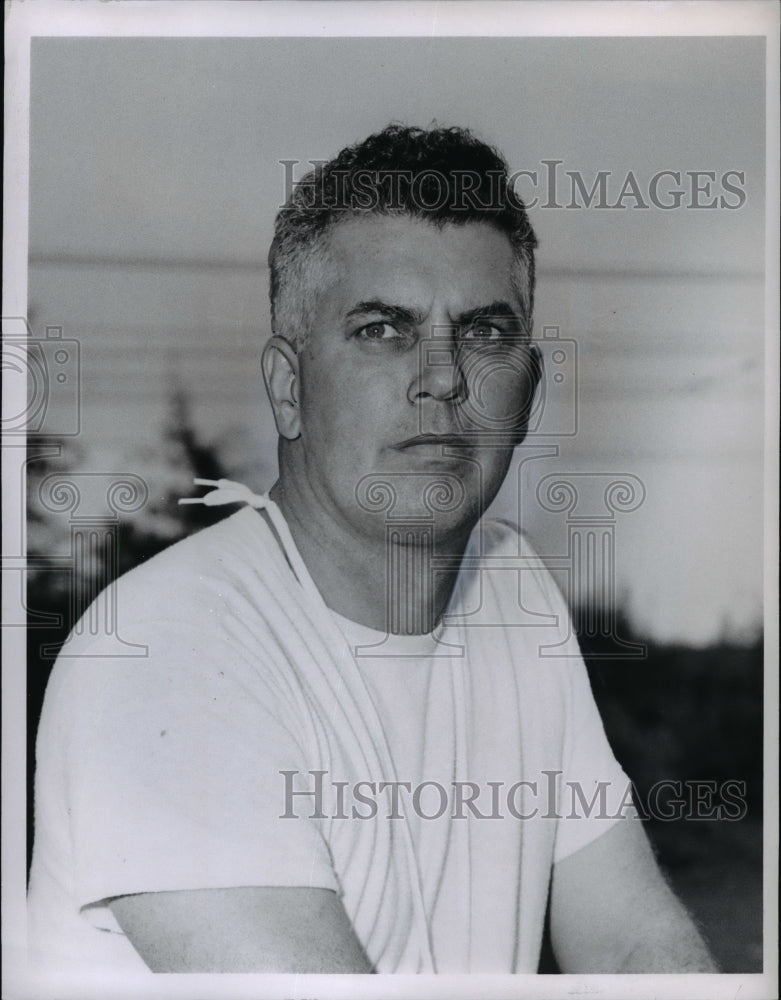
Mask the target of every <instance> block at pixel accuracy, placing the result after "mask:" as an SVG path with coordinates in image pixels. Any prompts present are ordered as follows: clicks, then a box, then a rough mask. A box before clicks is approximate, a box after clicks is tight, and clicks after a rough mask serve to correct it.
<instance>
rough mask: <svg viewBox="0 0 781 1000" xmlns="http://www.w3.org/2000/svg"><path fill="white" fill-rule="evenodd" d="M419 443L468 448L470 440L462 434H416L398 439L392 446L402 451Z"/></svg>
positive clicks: (417, 445) (415, 446)
mask: <svg viewBox="0 0 781 1000" xmlns="http://www.w3.org/2000/svg"><path fill="white" fill-rule="evenodd" d="M420 445H438V446H440V447H443V446H447V447H450V448H453V447H458V448H468V447H469V446H470V441H469V438H468V437H467V436H466V435H464V434H417V435H416V436H415V437H411V438H406V439H405V440H404V441H399V443H398V444H396V445H395V446H394V447H395V448H396V449H397V450H399V451H404V450H406V449H407V448H417V447H419V446H420Z"/></svg>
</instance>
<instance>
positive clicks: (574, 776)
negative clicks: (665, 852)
mask: <svg viewBox="0 0 781 1000" xmlns="http://www.w3.org/2000/svg"><path fill="white" fill-rule="evenodd" d="M567 674H568V700H569V706H568V710H567V716H568V718H569V720H570V722H569V725H568V727H567V730H566V735H565V740H564V756H563V762H562V774H561V783H560V785H559V795H558V814H559V820H558V823H557V828H556V842H555V849H554V857H553V860H554V862H556V861H561V860H562V859H563V858H566V857H568V856H569V855H571V854H574V853H575V851H578V850H580V848H581V847H585V846H586V845H587V844H590V843H592V842H593V841H594V840H596V839H597V837H600V836H601V835H602V834H603V833H606V832H607V831H608V830H609V829H611V827H612V826H613V825H614V824H615V823H617V822H619V821H623V822H632V821H635V814H634V810H633V806H632V795H631V784H630V781H629V778H628V777H627V775H626V774H625V772H624V770H623V768H622V767H621V765H620V764H619V763H618V761H617V760H616V757H615V754H614V753H613V750H612V748H611V746H610V744H609V743H608V740H607V736H606V735H605V728H604V726H603V724H602V719H601V717H600V714H599V710H598V708H597V705H596V702H595V701H594V696H593V694H592V691H591V685H590V682H589V678H588V673H587V671H586V667H585V664H584V663H583V660H582V659H581V658H580V657H577V658H575V659H573V660H572V661H571V662H570V663H569V664H568V666H567Z"/></svg>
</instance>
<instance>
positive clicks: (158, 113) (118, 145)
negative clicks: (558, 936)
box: [26, 37, 765, 972]
mask: <svg viewBox="0 0 781 1000" xmlns="http://www.w3.org/2000/svg"><path fill="white" fill-rule="evenodd" d="M764 60H765V53H764V41H763V39H761V38H751V37H743V38H740V37H735V38H728V39H722V38H707V37H701V38H632V39H629V38H593V39H584V38H580V39H567V38H555V39H554V38H535V39H518V38H491V39H482V38H458V39H455V38H403V39H382V38H349V39H348V38H330V39H314V38H284V39H268V38H259V39H230V40H228V39H216V38H215V39H212V38H210V39H151V38H149V39H140V38H135V39H109V38H91V39H88V38H71V39H65V38H36V39H34V41H33V43H32V82H31V123H30V124H31V132H30V149H31V155H30V240H29V254H30V256H29V314H28V322H29V325H30V329H31V333H32V336H33V338H34V340H35V342H36V343H37V344H39V348H38V350H39V355H38V357H39V359H40V364H41V366H42V367H41V370H44V369H45V370H46V371H47V372H49V377H50V378H51V377H52V373H53V372H54V371H57V372H59V373H60V374H63V378H62V380H61V386H62V388H61V391H52V393H51V395H50V396H47V398H46V399H45V400H44V401H42V402H41V401H39V400H37V397H36V389H35V386H34V385H33V386H32V388H31V389H30V390H29V392H30V395H29V397H28V403H29V406H30V407H33V408H35V411H36V414H38V416H36V420H38V425H37V428H36V429H37V433H36V434H35V435H34V436H33V437H31V439H30V444H29V450H28V460H27V471H28V500H29V513H28V543H27V544H28V552H29V554H30V555H31V557H32V562H31V566H32V569H31V572H30V574H29V578H28V591H27V605H26V606H27V608H28V613H29V617H30V624H31V627H30V631H29V667H28V706H29V743H30V750H31V754H32V746H33V741H34V735H35V725H36V722H37V718H38V712H39V710H40V700H41V697H42V692H43V688H44V686H45V682H46V679H47V677H48V672H49V670H50V668H51V664H52V661H53V656H54V654H55V653H56V650H57V648H58V646H59V644H61V643H62V641H63V640H64V638H65V635H66V634H67V632H68V630H69V628H70V627H71V625H72V624H73V622H74V621H75V619H76V617H77V616H78V615H79V613H80V612H81V611H82V610H83V608H84V604H85V603H86V601H87V600H88V598H89V597H90V596H91V595H92V594H94V592H95V588H96V587H97V586H98V585H99V584H100V583H103V582H105V581H106V580H108V579H110V578H111V577H112V576H113V575H114V574H115V573H116V572H118V571H123V570H124V569H126V568H129V567H130V566H132V565H134V564H135V563H137V562H139V561H140V560H142V559H144V558H148V557H149V556H150V555H151V554H153V553H154V552H156V551H159V550H160V549H161V548H163V547H165V546H166V545H168V544H170V543H171V542H172V541H174V540H176V539H177V538H179V537H182V536H183V535H185V534H187V533H189V532H191V531H192V530H194V529H195V528H197V527H199V526H201V525H202V524H204V523H207V522H208V521H209V520H210V519H211V518H214V517H220V516H224V512H223V513H220V512H217V513H215V512H214V511H207V510H206V509H204V508H198V507H195V508H193V507H185V508H179V507H177V504H176V501H177V499H178V498H179V497H180V496H186V495H191V494H192V489H193V488H192V478H193V476H194V475H201V476H204V477H207V478H217V477H219V476H220V475H225V476H227V477H229V478H232V479H238V480H240V481H243V482H246V483H248V484H249V485H251V486H252V487H253V488H254V489H258V490H266V489H268V488H269V487H270V486H271V485H272V483H273V481H274V478H275V471H276V444H275V432H274V426H273V421H272V419H271V414H270V410H269V408H268V406H267V404H266V401H265V394H264V389H263V384H262V378H261V373H260V355H261V351H262V348H263V344H264V342H265V340H266V338H267V337H268V334H269V315H268V302H267V287H268V273H267V267H266V263H265V261H266V253H267V249H268V245H269V242H270V239H271V234H272V227H273V219H274V215H275V213H276V211H277V209H278V207H279V205H280V204H281V203H282V202H283V201H284V199H285V197H286V194H287V190H288V184H289V180H290V178H291V177H293V178H295V179H297V178H299V177H300V176H302V174H303V173H304V172H306V169H307V167H308V164H309V161H312V160H318V159H327V158H330V157H331V156H333V155H334V154H335V153H336V152H338V150H339V149H341V148H342V147H343V146H345V145H347V144H349V143H352V142H355V141H357V140H360V139H362V138H364V137H365V136H366V135H368V134H369V133H371V132H373V131H377V130H378V129H381V128H382V127H384V126H385V125H386V124H387V123H388V122H389V121H402V122H405V123H408V124H419V125H429V124H431V123H432V122H434V121H436V122H437V123H439V124H442V125H451V124H457V125H463V126H467V127H469V128H471V129H473V130H474V131H475V132H476V133H477V134H478V136H479V137H481V138H483V139H485V140H487V141H488V142H490V143H492V144H495V145H496V146H497V147H498V148H499V149H500V150H501V151H502V152H503V153H504V155H505V156H506V158H507V161H508V163H509V166H510V169H511V171H513V172H514V171H527V172H529V173H528V174H524V175H522V176H519V180H518V187H517V190H518V193H519V194H520V195H521V196H522V197H524V198H526V199H528V200H529V203H530V216H531V219H532V222H533V224H534V226H535V229H536V231H537V235H538V238H539V243H540V247H539V253H538V292H537V305H536V320H535V332H536V335H537V337H538V338H540V340H541V342H542V345H543V353H544V354H545V359H546V366H547V372H548V378H547V389H546V395H545V397H544V398H542V399H541V400H540V404H539V406H538V408H537V412H536V416H535V421H534V427H533V432H532V433H531V434H530V436H529V438H528V439H527V442H526V443H525V444H524V446H523V447H522V448H520V449H519V450H518V458H517V461H516V463H515V466H514V467H513V469H512V470H511V473H510V475H509V476H508V480H507V483H506V484H505V487H504V488H503V490H502V492H501V494H500V496H499V497H498V499H497V501H496V503H495V511H496V513H497V514H499V515H500V516H504V517H511V518H513V519H515V520H520V522H521V523H522V525H523V528H524V530H525V531H526V532H527V533H528V534H529V536H530V538H531V539H532V541H533V542H534V544H535V546H536V547H537V549H538V550H539V551H540V552H541V553H542V554H543V555H544V556H546V558H547V559H548V561H549V563H550V565H551V568H552V569H553V571H554V572H555V573H556V574H557V576H558V578H559V580H560V583H561V585H562V587H563V588H564V589H565V592H566V593H567V594H568V596H569V598H570V601H571V603H572V605H573V611H574V613H575V619H576V622H577V624H578V626H579V629H580V631H581V635H582V641H583V644H584V648H585V651H586V653H587V654H588V656H587V659H588V664H589V669H590V673H591V677H592V685H593V687H594V691H595V695H596V697H597V700H598V702H599V704H600V707H601V709H602V712H603V717H604V719H605V724H606V728H607V730H608V734H609V736H610V738H611V741H612V743H613V746H614V748H615V750H616V753H617V755H618V757H619V759H620V760H621V761H622V763H623V764H624V766H625V768H626V770H627V771H628V773H629V774H630V776H632V778H633V779H634V780H635V783H636V785H637V788H638V792H639V793H640V794H641V795H642V794H643V793H644V790H645V791H647V789H649V788H650V787H651V786H652V785H653V784H654V783H656V782H658V781H660V780H665V779H667V780H681V781H696V780H712V781H715V782H717V784H719V783H722V782H724V781H726V780H734V781H739V782H744V783H745V796H744V798H745V802H746V813H745V815H744V816H743V817H742V818H741V819H739V820H737V821H734V822H728V821H725V820H722V821H718V820H715V819H711V820H705V819H703V820H696V821H692V820H685V819H681V820H678V821H670V822H659V821H653V820H652V821H650V822H649V828H650V832H651V833H652V836H653V838H654V841H655V843H656V846H657V849H658V850H659V852H660V858H661V860H662V863H663V864H664V865H665V867H666V869H667V871H668V872H669V874H670V877H671V878H672V879H673V882H674V884H675V886H676V888H677V889H678V891H679V892H680V893H681V895H682V896H683V898H684V899H685V901H686V902H687V903H688V904H689V905H690V907H691V908H692V909H693V911H694V913H695V915H696V917H697V918H698V919H699V920H700V922H701V923H702V925H703V928H704V931H705V933H706V936H707V937H708V938H709V940H710V941H711V943H712V945H713V947H714V950H715V951H716V954H717V956H718V958H719V960H720V961H721V963H722V966H723V968H724V970H725V971H729V972H751V971H758V970H759V969H760V968H761V953H762V952H761V904H762V867H761V844H762V828H761V807H762V800H761V796H762V785H761V781H762V703H761V698H762V620H763V605H762V559H763V553H762V537H763V478H762V475H763V469H762V457H763V447H764V442H763V437H764V420H763V405H764V400H763V384H764V368H763V354H764V348H763V344H764V312H763V309H764V300H763V296H764V220H765V216H764V189H765V178H764V163H765V148H764V135H765V114H764ZM283 161H287V165H285V164H284V163H283ZM554 161H556V162H554ZM660 171H672V172H673V173H676V172H677V173H678V174H680V183H678V181H677V180H675V179H674V178H672V177H671V176H669V175H665V176H664V177H663V178H662V179H661V181H660V182H659V186H658V192H657V200H663V201H664V203H666V204H674V202H675V198H674V197H673V196H672V194H671V192H672V191H673V190H674V189H678V190H681V191H683V194H682V195H681V196H680V199H679V200H680V204H679V205H678V207H674V208H667V209H665V208H661V207H658V206H657V205H656V204H654V203H653V198H652V196H651V194H650V191H649V186H650V182H651V179H652V178H653V177H654V175H656V174H658V173H659V172H660ZM687 171H689V172H692V171H699V172H707V173H705V174H701V175H700V176H701V178H704V179H701V180H700V181H698V182H697V184H698V185H699V187H700V193H697V192H695V191H693V186H694V182H693V180H692V178H691V176H688V175H687V173H686V172H687ZM535 172H536V180H535V178H534V177H533V176H532V175H533V174H534V173H535ZM600 172H607V175H606V176H605V178H604V181H603V182H602V183H604V185H605V188H604V197H602V195H601V194H600V192H599V189H598V188H597V193H596V195H595V196H591V197H588V196H587V194H586V193H585V192H588V191H590V190H591V189H592V186H593V185H594V184H595V183H596V182H597V180H598V177H599V175H600ZM553 174H555V180H556V189H555V190H553V189H552V180H551V177H552V175H553ZM573 174H576V175H577V176H578V177H579V178H580V180H581V183H582V184H584V185H585V192H584V190H583V189H582V187H580V188H578V187H577V185H576V182H575V181H574V180H573V178H572V175H573ZM630 175H631V177H632V178H633V180H632V181H629V180H628V177H629V176H630ZM711 175H712V177H711ZM725 177H726V183H725ZM730 184H731V185H732V190H730V189H729V187H728V185H730ZM535 200H536V203H535ZM589 202H590V204H589ZM696 204H699V205H703V206H704V205H711V204H713V206H714V207H694V206H695V205H696ZM610 206H615V207H610ZM46 366H48V368H47V367H46ZM33 375H34V373H33ZM34 381H35V379H34V378H33V382H34ZM51 384H52V385H54V382H53V381H52V382H51ZM39 403H40V405H39ZM102 474H116V475H127V474H129V475H132V476H135V477H138V479H140V480H141V481H142V482H143V484H144V491H145V495H144V496H143V497H141V499H140V500H139V502H138V503H137V504H135V505H132V504H131V505H130V506H129V507H128V509H127V510H125V511H124V513H122V512H120V514H119V515H116V516H115V514H112V517H114V519H115V521H116V523H115V524H113V526H112V528H111V531H109V532H108V534H106V535H105V539H106V542H105V545H106V549H105V551H103V550H101V548H100V545H98V547H97V548H95V547H94V546H93V548H92V549H91V550H90V551H91V553H92V555H91V557H90V559H89V560H86V561H85V560H84V559H82V561H81V563H80V564H79V570H78V572H79V574H80V575H81V577H82V579H76V578H75V575H74V570H73V558H74V544H75V543H74V537H75V536H74V523H75V521H76V520H78V518H81V520H82V522H83V524H82V527H83V525H84V524H86V523H87V522H88V521H89V518H90V517H92V518H93V520H97V521H99V520H100V518H101V517H105V511H102V508H101V510H98V508H97V507H96V508H95V509H94V510H93V511H91V512H90V511H89V510H86V509H83V510H81V511H80V512H79V514H78V517H77V516H76V515H75V514H74V510H73V508H70V509H68V507H67V504H65V505H63V504H60V505H59V506H58V504H57V503H56V502H53V501H52V494H51V484H52V482H54V481H55V480H52V478H51V477H52V476H55V477H56V476H61V478H62V477H64V478H67V477H68V476H70V477H71V478H73V477H81V479H80V480H78V481H80V482H82V483H83V482H86V479H85V477H87V478H90V477H91V480H90V481H93V482H94V481H96V480H97V478H98V476H99V475H102ZM558 479H565V480H567V481H568V482H569V483H570V484H574V485H575V487H576V489H577V491H578V493H577V495H578V503H577V504H574V503H573V504H572V505H570V506H569V507H567V506H566V505H565V506H564V507H561V505H558V506H557V504H556V503H554V502H552V496H553V494H551V493H550V492H548V493H546V489H545V487H546V485H547V486H552V485H553V484H554V483H555V482H556V481H557V480H558ZM614 482H623V483H628V484H629V486H628V487H626V488H625V489H628V492H629V493H631V495H632V501H631V502H627V503H624V504H621V503H618V504H614V505H613V506H610V505H608V507H607V509H606V508H605V506H604V498H605V487H606V484H608V485H609V484H610V483H614ZM47 490H48V492H47ZM144 491H142V492H144ZM627 495H628V494H627ZM98 506H99V505H98ZM130 507H133V509H132V510H131V509H130ZM589 532H591V536H589ZM595 533H596V534H595ZM587 536H588V537H592V538H594V537H598V538H599V539H602V540H603V541H604V542H605V544H606V545H607V548H604V549H602V550H600V551H602V555H601V556H600V555H599V554H598V553H597V554H596V555H594V556H593V557H592V558H590V560H589V559H586V561H585V563H583V564H581V563H578V565H577V566H576V565H575V552H576V549H577V551H581V549H580V548H578V546H580V544H581V543H583V544H584V545H587ZM117 537H118V539H119V549H118V552H119V557H118V559H116V558H115V557H114V556H113V555H112V553H113V552H114V548H113V546H114V542H113V540H112V539H115V538H117ZM109 550H110V551H109ZM84 577H86V578H87V579H86V580H85V579H83V578H84ZM595 607H596V608H597V609H598V612H599V613H598V614H597V615H596V618H597V619H598V620H596V621H595V616H594V614H593V613H591V614H586V613H585V611H586V610H588V609H591V611H592V612H593V609H594V608H595ZM119 614H120V626H119V627H120V632H121V609H119ZM30 832H31V831H30Z"/></svg>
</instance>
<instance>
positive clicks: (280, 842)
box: [29, 509, 628, 973]
mask: <svg viewBox="0 0 781 1000" xmlns="http://www.w3.org/2000/svg"><path fill="white" fill-rule="evenodd" d="M116 597H117V600H116V606H117V609H118V632H119V635H120V636H121V637H122V638H123V639H124V640H125V641H126V642H129V643H141V644H144V645H145V646H146V647H147V650H148V652H147V655H145V656H142V657H138V656H135V657H123V656H113V657H106V656H105V655H102V653H101V636H100V635H89V634H88V630H84V633H83V634H82V635H81V636H80V637H78V638H77V639H75V640H72V641H71V642H70V643H69V644H68V646H67V647H66V649H65V652H66V654H67V655H63V656H61V657H60V659H59V660H58V662H57V664H56V666H55V669H54V671H53V674H52V678H51V680H50V683H49V687H48V689H47V694H46V699H45V704H44V709H43V713H42V717H41V723H40V730H39V736H38V751H37V775H36V817H35V819H36V826H35V848H34V854H33V868H32V874H31V881H30V893H29V908H30V935H31V941H32V942H33V946H34V948H36V949H37V950H38V953H39V955H40V956H41V957H40V960H41V961H42V962H44V963H46V964H47V965H49V966H51V965H53V964H60V965H61V966H62V967H63V968H65V967H68V968H71V969H74V968H75V969H78V968H84V969H88V968H89V969H93V970H94V969H96V968H100V967H105V968H106V969H111V970H113V971H120V970H126V971H128V972H131V971H139V970H143V969H145V968H146V967H145V966H144V963H143V962H142V960H141V959H140V957H139V956H138V955H137V953H136V952H135V950H134V949H133V947H132V945H131V944H130V943H129V941H128V940H127V939H126V938H125V937H124V935H123V934H122V932H121V930H120V928H119V927H118V925H117V924H116V922H115V920H114V919H113V916H112V914H111V911H110V909H109V908H108V906H107V900H109V899H111V898H112V897H115V896H119V895H124V894H128V893H138V892H153V891H163V890H177V889H203V888H218V887H230V886H248V885H254V886H312V887H323V888H327V889H332V890H334V891H336V892H337V893H339V894H340V897H341V898H342V901H343V904H344V906H345V909H346V911H347V914H348V916H349V917H350V919H351V921H352V924H353V927H354V929H355V932H356V935H357V936H358V938H359V940H360V941H361V943H362V944H363V946H364V948H365V950H366V953H367V955H368V957H369V958H370V960H371V961H372V962H373V963H374V965H375V967H376V969H377V970H378V971H379V972H420V971H437V972H447V973H455V972H497V973H499V972H534V971H536V967H537V962H538V956H539V948H540V941H541V936H542V928H543V922H544V915H545V909H546V903H547V894H548V886H549V881H550V872H551V866H552V864H553V863H554V862H555V861H557V860H560V859H561V858H563V857H566V856H567V855H569V854H572V853H573V852H574V851H576V850H578V849H579V848H581V847H583V846H585V845H586V844H588V843H590V842H591V841H593V840H594V839H595V838H596V837H598V836H600V834H602V833H603V832H605V831H606V830H607V829H609V828H610V827H611V826H612V824H613V823H614V822H616V821H617V819H618V818H621V817H622V816H623V815H625V814H624V813H623V808H624V807H625V806H626V802H627V799H626V791H627V787H628V780H627V778H626V776H625V775H624V773H623V771H622V770H621V768H620V767H619V765H618V764H617V763H616V761H615V758H614V757H613V754H612V752H611V750H610V748H609V746H608V744H607V741H606V738H605V735H604V730H603V727H602V724H601V721H600V718H599V715H598V712H597V709H596V706H595V704H594V701H593V697H592V695H591V691H590V688H589V683H588V678H587V675H586V671H585V667H584V665H583V663H582V660H581V658H580V656H579V653H578V650H577V644H576V642H575V640H574V638H573V637H572V635H571V631H570V624H569V618H568V615H567V611H566V608H565V606H564V603H563V601H562V599H561V596H560V595H559V593H558V590H557V589H556V587H555V585H554V584H553V583H552V581H551V580H550V578H549V576H548V575H547V573H546V572H545V570H544V569H543V568H542V566H541V564H540V561H539V559H538V558H537V557H536V556H535V555H534V553H533V552H532V551H531V550H530V549H529V548H528V546H527V545H526V543H525V542H524V541H523V540H522V537H521V536H520V535H519V534H518V533H517V531H516V530H515V529H513V528H511V527H509V526H507V525H505V524H502V523H500V522H484V523H482V524H481V525H479V526H478V528H477V529H476V531H475V533H474V534H473V537H472V540H471V542H470V546H469V548H468V550H467V553H466V555H465V559H464V563H463V566H462V569H461V572H460V574H459V579H458V583H457V585H456V588H455V591H454V594H453V598H452V600H451V603H450V606H449V609H448V613H447V615H446V616H445V618H444V619H443V623H442V624H441V625H440V627H439V628H438V629H437V630H436V631H435V633H433V634H432V635H430V636H385V635H384V634H382V633H379V632H375V631H373V630H371V629H367V628H364V627H363V626H360V625H357V624H355V623H353V622H348V621H346V620H345V619H344V618H341V617H340V616H338V615H335V614H334V613H332V612H328V611H327V610H326V609H325V606H324V605H323V606H322V607H316V606H315V603H316V602H313V601H312V598H311V595H308V594H305V593H304V590H303V588H302V587H301V586H300V585H299V582H298V581H297V580H296V578H295V576H294V575H293V573H292V571H291V570H290V567H289V565H288V562H287V560H286V558H285V556H284V554H283V553H282V552H281V550H280V547H279V544H278V542H277V539H276V538H275V536H274V535H273V534H272V532H271V531H270V529H269V527H268V525H267V523H266V521H265V519H264V518H263V517H262V516H261V515H260V514H259V513H258V512H257V511H255V510H251V509H245V510H242V511H240V512H239V513H237V514H235V515H233V516H231V517H229V518H226V519H225V520H224V521H222V522H220V523H219V524H218V525H216V526H214V527H213V528H209V529H206V530H205V531H202V532H200V533H199V534H197V535H195V536H193V537H192V538H189V539H187V540H185V541H184V542H181V543H178V544H177V545H175V546H172V547H171V548H170V549H168V550H167V551H166V552H164V553H162V554H161V555H159V556H157V557H155V558H154V559H152V560H150V561H149V562H148V563H146V564H145V565H143V566H141V567H139V568H138V569H136V570H134V571H132V572H131V573H129V574H127V575H126V576H125V577H123V578H122V579H121V580H120V581H119V583H118V585H117V595H116ZM383 782H385V783H388V784H386V785H384V786H382V787H381V783H383ZM599 783H601V785H600V784H599ZM574 785H577V787H578V788H579V789H580V790H581V793H582V794H581V795H580V797H579V796H578V795H577V794H576V793H575V792H574V791H573V786H574ZM600 788H601V789H602V792H601V793H600V794H602V795H603V798H600V799H599V801H598V803H597V800H596V799H594V800H593V801H591V800H592V797H593V795H594V793H595V790H597V791H598V790H599V789H600ZM294 793H295V794H294ZM297 793H304V794H297ZM583 796H585V800H584V798H583ZM586 802H589V803H590V805H587V804H586ZM595 803H596V805H595ZM312 816H314V818H311V817H312Z"/></svg>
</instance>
